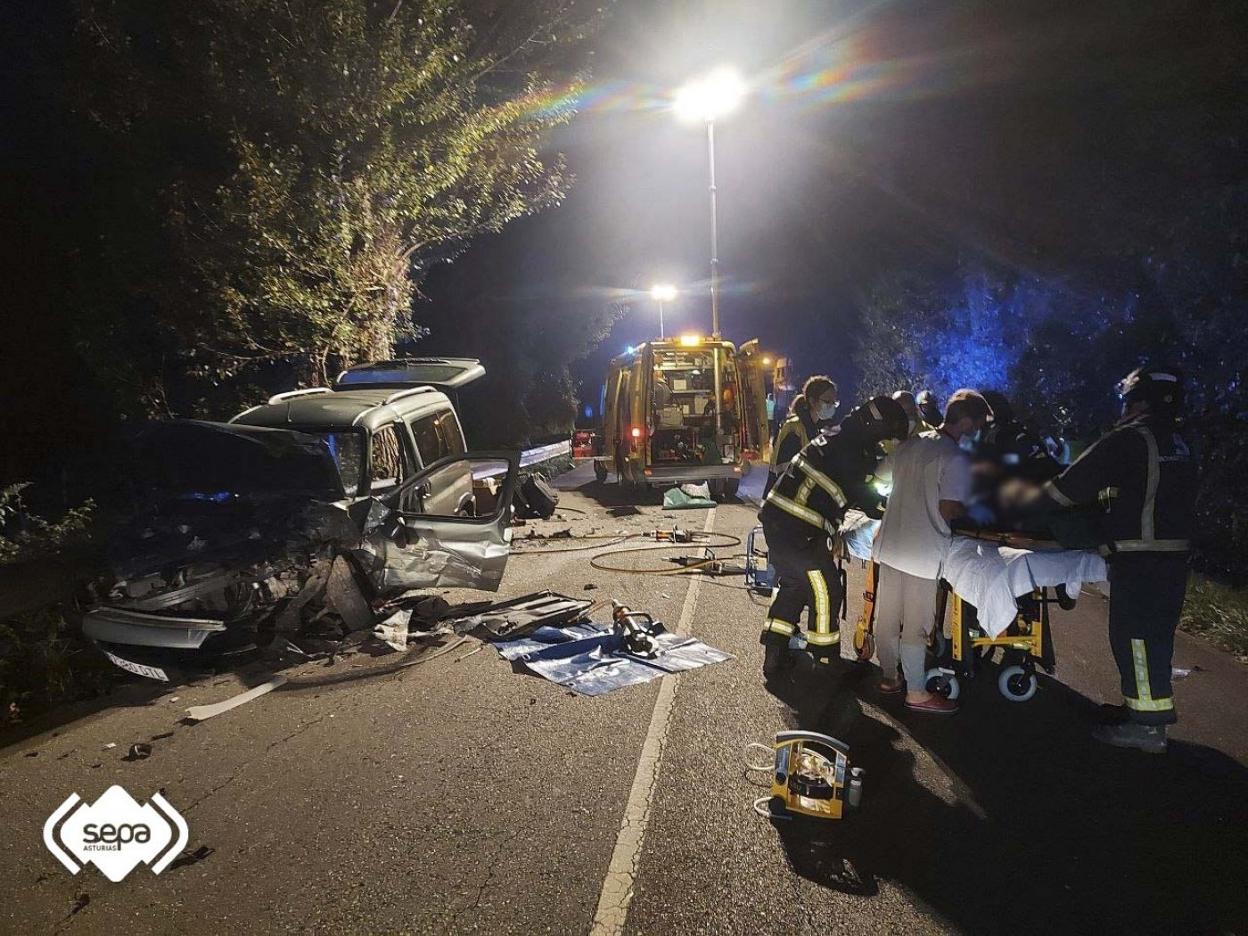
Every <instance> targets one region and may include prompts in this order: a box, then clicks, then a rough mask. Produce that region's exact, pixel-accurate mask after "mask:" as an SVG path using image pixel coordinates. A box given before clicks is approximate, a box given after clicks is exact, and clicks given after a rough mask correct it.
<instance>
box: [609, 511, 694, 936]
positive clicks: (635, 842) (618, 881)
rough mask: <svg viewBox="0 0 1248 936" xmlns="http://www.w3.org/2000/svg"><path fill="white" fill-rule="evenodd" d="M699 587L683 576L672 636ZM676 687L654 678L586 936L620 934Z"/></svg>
mask: <svg viewBox="0 0 1248 936" xmlns="http://www.w3.org/2000/svg"><path fill="white" fill-rule="evenodd" d="M714 526H715V508H714V507H712V508H711V509H710V510H708V511H707V513H706V525H705V526H704V527H703V528H702V529H703V532H706V533H710V532H711V529H712V527H714ZM701 586H702V576H700V575H691V576H690V577H689V590H688V591H687V592H685V603H684V605H683V606H682V607H681V609H680V620H679V621H678V622H677V624H676V633H678V634H681V635H685V634H688V633H689V625H690V624H691V623H692V621H693V613H694V610H695V609H696V607H697V603H698V592H699V591H700V590H701ZM679 685H680V675H679V674H675V675H672V676H664V677H663V678H662V679H660V680H659V694H658V696H657V697H656V698H655V700H654V714H653V715H651V717H650V728H649V729H648V730H647V731H646V740H645V743H644V744H642V746H641V756H640V757H639V758H638V760H637V773H636V774H635V775H634V777H633V785H632V787H631V788H630V789H629V791H628V804H627V805H626V806H625V807H624V818H623V820H622V821H621V822H620V831H619V834H618V835H617V836H616V839H615V849H614V850H613V851H612V852H611V862H610V864H608V865H607V876H606V877H605V878H604V879H603V882H602V891H601V892H600V893H599V895H598V909H597V910H596V911H595V913H594V925H593V927H592V928H591V930H590V936H618V934H620V933H623V932H624V923H625V921H626V920H627V919H628V906H629V904H630V903H631V902H632V900H633V885H634V884H635V883H636V881H637V863H638V862H639V861H640V860H641V846H642V843H643V841H644V840H645V835H646V824H647V823H648V822H649V820H650V800H651V798H652V797H653V795H654V785H655V781H656V780H657V778H658V773H659V762H660V761H661V760H662V758H663V748H664V746H665V745H666V743H667V723H668V720H669V719H670V718H671V714H672V708H673V705H674V703H675V699H676V689H677V687H678V686H679Z"/></svg>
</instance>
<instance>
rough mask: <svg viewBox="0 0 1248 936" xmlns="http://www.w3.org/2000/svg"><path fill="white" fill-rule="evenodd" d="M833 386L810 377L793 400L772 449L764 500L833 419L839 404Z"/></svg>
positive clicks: (825, 378)
mask: <svg viewBox="0 0 1248 936" xmlns="http://www.w3.org/2000/svg"><path fill="white" fill-rule="evenodd" d="M838 399H839V398H838V396H837V390H836V383H835V382H834V381H833V380H832V378H831V377H824V376H822V375H820V376H818V377H811V378H810V379H809V380H807V381H806V383H805V384H804V385H803V386H802V392H801V393H799V394H798V395H797V396H795V397H794V398H793V405H792V406H791V407H790V409H789V417H788V418H787V419H786V420H785V421H784V422H783V423H782V424H781V426H780V430H779V431H778V432H777V433H776V438H775V441H774V442H772V445H771V465H770V466H769V468H768V469H767V484H766V486H765V487H764V488H763V496H764V497H765V496H766V495H767V494H769V493H771V488H772V486H773V485H774V484H775V483H776V479H777V478H779V477H780V475H782V474H784V469H785V468H787V467H788V466H789V462H790V461H792V460H793V456H794V455H796V454H797V453H798V452H800V451H801V450H802V449H804V448H805V447H806V446H807V445H808V444H809V443H810V440H811V439H813V438H814V437H815V435H816V434H817V433H818V432H819V427H820V424H821V423H829V422H830V421H831V420H832V417H834V416H835V415H836V405H837V402H838Z"/></svg>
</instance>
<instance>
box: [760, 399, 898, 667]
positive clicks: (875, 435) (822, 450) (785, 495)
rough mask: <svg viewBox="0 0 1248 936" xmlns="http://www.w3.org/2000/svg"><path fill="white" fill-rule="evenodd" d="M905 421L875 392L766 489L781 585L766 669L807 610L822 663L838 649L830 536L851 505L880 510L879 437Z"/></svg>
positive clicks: (786, 661)
mask: <svg viewBox="0 0 1248 936" xmlns="http://www.w3.org/2000/svg"><path fill="white" fill-rule="evenodd" d="M907 428H908V426H907V422H906V414H905V412H904V411H903V410H902V408H901V406H900V405H898V403H897V402H896V401H895V400H892V399H890V398H889V397H884V396H881V397H875V398H874V399H872V400H869V401H868V402H866V403H864V404H863V405H862V406H859V407H858V408H857V409H855V410H853V412H851V413H850V414H849V415H848V416H846V417H845V419H844V420H843V421H842V422H841V424H840V425H839V426H837V427H835V428H833V429H829V430H825V431H824V432H822V433H820V434H819V435H818V436H816V437H815V438H814V439H812V440H811V442H810V443H809V444H808V445H806V446H805V447H804V448H802V449H801V451H800V452H798V454H797V455H796V456H795V457H794V458H793V459H792V461H791V462H790V463H789V465H788V467H787V469H786V470H784V471H783V472H782V473H781V475H780V477H779V479H778V480H777V481H776V483H775V486H774V487H772V489H771V491H770V492H769V493H768V494H767V497H766V499H765V500H764V502H763V507H762V510H760V511H759V514H758V516H759V520H760V521H761V522H762V525H763V532H764V533H765V535H766V537H767V553H768V558H769V559H770V561H771V563H772V565H774V566H775V567H776V571H777V572H778V573H779V581H778V585H779V587H778V589H777V591H776V595H775V598H774V599H773V600H772V603H771V607H770V608H769V609H768V612H767V622H766V624H765V625H764V627H763V634H762V638H761V643H762V644H763V646H764V648H765V654H764V660H763V673H764V675H765V676H772V675H774V674H776V673H778V672H779V671H781V670H782V669H784V668H786V667H787V666H789V665H791V663H792V662H793V660H792V658H791V657H790V656H789V653H788V647H789V638H790V637H792V636H794V635H795V634H796V633H797V627H798V622H799V620H800V619H801V616H802V612H803V611H804V610H807V609H809V611H808V615H807V634H806V647H807V650H809V651H810V652H811V653H812V654H813V655H814V657H815V658H816V659H817V660H820V661H822V662H828V661H829V660H830V659H832V658H833V657H835V656H837V655H839V646H838V645H839V641H840V632H839V629H838V627H837V625H836V618H837V615H838V614H839V612H840V609H841V603H842V600H843V597H844V583H843V582H842V579H841V572H840V569H838V568H837V565H836V558H835V556H834V555H833V553H832V550H831V549H830V548H829V541H830V539H831V538H832V537H834V536H835V535H836V532H837V530H838V529H839V527H840V525H841V519H842V518H843V517H844V515H845V511H846V510H847V509H849V508H850V507H857V508H859V509H860V510H862V511H864V512H866V513H867V514H868V515H870V516H872V517H879V516H880V515H881V507H882V499H881V497H880V495H879V493H878V492H877V491H876V490H875V488H874V487H872V485H871V480H872V476H873V475H874V473H875V469H876V466H877V465H878V463H879V459H880V455H881V453H880V443H881V442H882V441H883V440H885V439H896V438H903V437H904V436H905V434H906V431H907Z"/></svg>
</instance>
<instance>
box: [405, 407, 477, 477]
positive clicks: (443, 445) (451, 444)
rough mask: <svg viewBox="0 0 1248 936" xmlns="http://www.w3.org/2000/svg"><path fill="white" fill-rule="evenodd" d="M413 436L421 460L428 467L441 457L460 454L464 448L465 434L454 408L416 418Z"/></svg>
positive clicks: (413, 423)
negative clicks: (460, 427) (462, 431)
mask: <svg viewBox="0 0 1248 936" xmlns="http://www.w3.org/2000/svg"><path fill="white" fill-rule="evenodd" d="M412 436H413V437H415V439H416V450H417V451H418V452H420V462H421V464H422V465H424V466H426V467H428V466H429V465H432V464H433V463H434V462H436V461H437V460H438V459H439V458H445V457H446V456H447V455H458V454H460V453H461V452H463V450H464V440H463V434H462V433H461V432H460V429H459V421H458V420H457V419H456V418H455V411H454V410H442V411H441V412H440V413H430V414H429V415H428V416H422V417H420V419H417V420H414V421H413V422H412Z"/></svg>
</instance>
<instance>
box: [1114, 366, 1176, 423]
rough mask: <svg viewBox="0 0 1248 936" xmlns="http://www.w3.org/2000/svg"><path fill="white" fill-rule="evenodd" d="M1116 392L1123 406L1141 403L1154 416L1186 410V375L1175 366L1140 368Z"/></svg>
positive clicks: (1129, 375) (1124, 379)
mask: <svg viewBox="0 0 1248 936" xmlns="http://www.w3.org/2000/svg"><path fill="white" fill-rule="evenodd" d="M1115 389H1116V390H1117V391H1118V397H1119V399H1121V400H1122V402H1123V404H1130V403H1136V402H1140V401H1142V402H1144V403H1147V404H1148V408H1149V410H1150V411H1151V412H1154V413H1161V414H1167V415H1174V414H1176V413H1178V412H1179V410H1181V409H1182V408H1183V375H1182V374H1181V373H1179V371H1178V370H1176V369H1175V368H1173V367H1153V366H1152V365H1145V366H1144V367H1137V368H1136V369H1135V370H1133V371H1132V372H1131V373H1129V374H1127V376H1126V377H1123V378H1122V380H1120V381H1118V384H1117V386H1116V387H1115Z"/></svg>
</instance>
